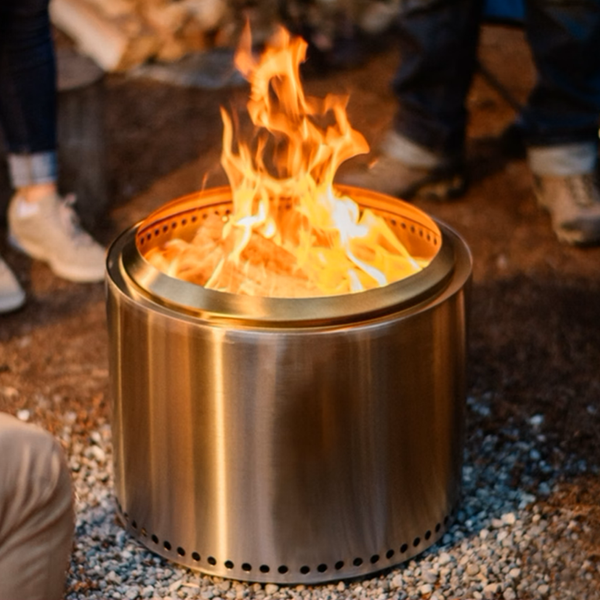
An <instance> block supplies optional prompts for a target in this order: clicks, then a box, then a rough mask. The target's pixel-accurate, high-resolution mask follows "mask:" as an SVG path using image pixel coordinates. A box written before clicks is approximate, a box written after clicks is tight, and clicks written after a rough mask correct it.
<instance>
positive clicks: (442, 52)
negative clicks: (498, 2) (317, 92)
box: [338, 0, 483, 199]
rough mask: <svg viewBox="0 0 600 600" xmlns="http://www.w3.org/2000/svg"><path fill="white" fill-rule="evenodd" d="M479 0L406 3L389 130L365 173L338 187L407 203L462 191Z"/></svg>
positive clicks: (349, 176)
mask: <svg viewBox="0 0 600 600" xmlns="http://www.w3.org/2000/svg"><path fill="white" fill-rule="evenodd" d="M482 11H483V1H482V0H405V1H404V2H402V3H401V6H400V13H399V17H398V40H399V44H400V52H401V58H400V65H399V67H398V70H397V73H396V75H395V78H394V80H393V83H392V88H393V91H394V94H395V95H396V98H397V99H398V108H397V113H396V115H395V119H394V123H393V127H392V130H391V131H388V132H387V134H386V137H385V139H384V140H383V142H382V143H381V144H380V147H379V149H378V154H379V156H378V158H377V160H376V161H375V162H373V163H372V164H371V166H370V167H369V168H367V169H362V170H361V169H356V170H354V171H351V172H349V173H345V172H342V173H341V176H340V177H339V178H338V180H339V181H342V182H344V183H348V184H351V185H358V186H360V187H366V188H370V189H375V190H378V191H381V192H384V193H388V194H393V195H397V196H400V197H402V198H405V199H408V198H411V197H413V196H418V195H424V196H429V197H434V198H438V199H442V198H446V197H453V196H458V195H460V194H461V193H462V192H463V191H464V189H465V175H464V168H463V167H464V165H463V160H464V157H463V154H464V141H465V140H464V138H465V129H466V123H467V111H466V108H465V99H466V95H467V92H468V90H469V87H470V85H471V80H472V77H473V73H474V70H475V65H476V51H477V43H478V38H479V25H480V21H481V16H482Z"/></svg>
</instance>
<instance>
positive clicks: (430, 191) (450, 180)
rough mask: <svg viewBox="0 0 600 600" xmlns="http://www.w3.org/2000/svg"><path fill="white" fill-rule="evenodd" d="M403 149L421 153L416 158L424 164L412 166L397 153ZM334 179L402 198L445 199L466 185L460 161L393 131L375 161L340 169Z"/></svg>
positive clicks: (455, 196)
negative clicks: (419, 144)
mask: <svg viewBox="0 0 600 600" xmlns="http://www.w3.org/2000/svg"><path fill="white" fill-rule="evenodd" d="M400 146H402V150H400ZM406 150H408V152H410V153H411V154H415V153H417V154H418V155H420V156H419V160H418V162H420V163H421V164H423V166H412V165H409V164H407V163H406V162H405V161H404V160H402V158H401V157H400V156H399V155H400V154H406ZM423 159H424V160H423ZM336 181H338V182H339V183H344V184H347V185H354V186H356V187H360V188H365V189H369V190H373V191H376V192H381V193H383V194H388V195H389V196H396V197H398V198H402V199H403V200H411V199H413V198H424V199H428V200H447V199H450V198H457V197H459V196H461V195H462V194H464V192H465V191H466V189H467V179H466V175H465V171H464V165H463V164H462V161H459V160H448V161H441V160H439V158H438V157H437V156H435V155H433V154H432V153H431V152H430V151H429V150H426V149H424V148H421V147H419V146H417V145H416V144H414V143H413V142H410V141H408V140H405V139H404V138H401V137H400V136H399V135H398V134H395V133H393V132H390V133H388V134H387V136H386V139H385V140H384V142H383V144H382V146H381V152H380V154H379V156H378V157H377V158H376V159H375V161H374V162H372V163H371V164H370V165H368V166H367V165H362V167H360V168H357V169H355V170H353V171H352V170H351V171H346V172H344V171H341V172H340V175H339V176H338V177H337V179H336Z"/></svg>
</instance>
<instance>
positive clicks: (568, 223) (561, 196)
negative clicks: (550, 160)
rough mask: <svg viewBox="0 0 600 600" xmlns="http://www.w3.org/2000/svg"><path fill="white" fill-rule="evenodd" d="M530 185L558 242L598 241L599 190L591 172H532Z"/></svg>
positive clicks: (599, 222) (577, 243) (599, 231)
mask: <svg viewBox="0 0 600 600" xmlns="http://www.w3.org/2000/svg"><path fill="white" fill-rule="evenodd" d="M533 187H534V191H535V194H536V196H537V201H538V204H539V205H540V206H542V207H543V208H545V209H546V210H547V211H548V212H549V213H550V217H551V219H552V227H553V229H554V233H556V236H557V237H558V239H559V240H560V241H561V242H564V243H566V244H573V245H596V244H600V190H599V188H598V181H597V178H596V176H595V174H594V173H584V174H581V175H569V176H558V175H534V178H533Z"/></svg>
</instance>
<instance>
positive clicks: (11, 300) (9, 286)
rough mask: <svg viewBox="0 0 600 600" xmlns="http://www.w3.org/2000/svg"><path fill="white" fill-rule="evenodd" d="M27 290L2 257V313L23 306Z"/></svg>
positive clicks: (0, 261)
mask: <svg viewBox="0 0 600 600" xmlns="http://www.w3.org/2000/svg"><path fill="white" fill-rule="evenodd" d="M24 302H25V292H24V291H23V288H22V287H21V286H20V285H19V282H18V281H17V278H16V277H15V274H14V273H13V272H12V271H11V270H10V269H9V267H8V265H7V264H6V263H5V262H4V261H3V260H2V257H0V313H6V312H10V311H12V310H16V309H17V308H20V307H21V306H23V303H24Z"/></svg>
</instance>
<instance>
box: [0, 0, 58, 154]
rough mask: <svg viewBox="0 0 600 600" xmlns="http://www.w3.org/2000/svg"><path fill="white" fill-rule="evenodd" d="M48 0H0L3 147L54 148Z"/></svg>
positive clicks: (24, 149) (22, 149)
mask: <svg viewBox="0 0 600 600" xmlns="http://www.w3.org/2000/svg"><path fill="white" fill-rule="evenodd" d="M48 3H49V0H0V127H1V128H2V132H3V134H4V137H5V139H6V143H7V145H8V150H9V152H11V153H14V154H34V153H40V152H48V151H53V150H55V148H56V67H55V59H54V49H53V44H52V37H51V29H50V19H49V15H48Z"/></svg>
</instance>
